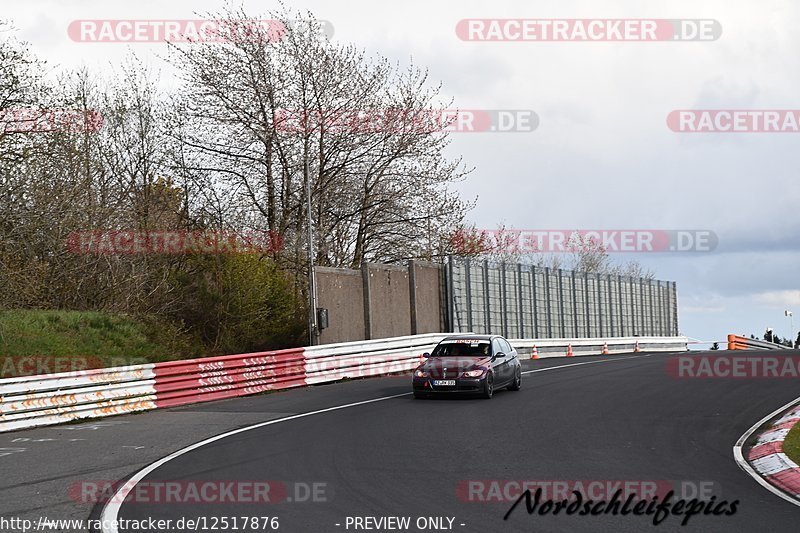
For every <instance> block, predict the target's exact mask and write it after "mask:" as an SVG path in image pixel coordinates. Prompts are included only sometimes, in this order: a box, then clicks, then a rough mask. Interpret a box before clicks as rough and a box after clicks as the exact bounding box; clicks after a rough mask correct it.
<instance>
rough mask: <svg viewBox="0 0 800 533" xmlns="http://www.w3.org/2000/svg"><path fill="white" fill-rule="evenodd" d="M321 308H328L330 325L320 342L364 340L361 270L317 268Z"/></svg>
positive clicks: (318, 297)
mask: <svg viewBox="0 0 800 533" xmlns="http://www.w3.org/2000/svg"><path fill="white" fill-rule="evenodd" d="M316 274H317V299H318V305H319V307H324V308H327V309H328V321H329V327H328V328H327V329H324V330H322V331H321V332H320V336H319V342H320V344H330V343H335V342H347V341H360V340H364V339H365V338H366V337H365V331H366V330H365V328H364V289H363V284H362V278H361V271H359V270H347V269H344V268H325V267H317V268H316Z"/></svg>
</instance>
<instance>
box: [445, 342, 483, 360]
mask: <svg viewBox="0 0 800 533" xmlns="http://www.w3.org/2000/svg"><path fill="white" fill-rule="evenodd" d="M488 356H489V341H478V342H476V341H470V340H466V341H461V340H459V341H445V342H442V343H441V344H439V345H438V346H437V347H436V348H435V349H434V350H433V353H432V354H431V357H488Z"/></svg>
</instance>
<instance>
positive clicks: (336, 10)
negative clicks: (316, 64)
mask: <svg viewBox="0 0 800 533" xmlns="http://www.w3.org/2000/svg"><path fill="white" fill-rule="evenodd" d="M243 4H244V5H245V7H246V8H247V10H248V11H249V12H251V13H253V14H259V13H263V12H265V11H267V10H269V9H271V8H274V7H277V3H276V2H272V1H265V0H258V1H256V0H252V1H244V2H243ZM286 4H287V5H288V6H289V7H292V8H297V9H302V10H306V9H308V10H311V11H312V12H313V13H314V14H315V15H316V16H317V17H318V18H321V19H325V20H328V21H330V23H332V25H333V27H334V32H335V33H334V36H333V39H335V40H337V41H342V42H352V43H356V44H357V45H359V46H361V47H363V48H365V49H366V50H367V51H368V52H371V53H380V54H382V55H385V56H388V57H390V58H392V59H396V60H397V61H400V62H401V64H404V63H407V62H408V61H409V60H410V59H411V58H413V60H414V62H415V63H416V64H417V65H419V66H424V67H427V68H428V69H429V71H430V76H431V79H432V80H436V81H438V80H441V82H442V83H443V88H444V92H445V93H446V94H447V95H450V96H452V97H453V98H454V100H455V105H457V106H458V107H459V108H466V109H529V110H533V111H535V112H536V114H537V115H538V117H539V126H538V128H537V129H536V130H535V131H533V132H514V133H455V134H453V135H452V138H453V143H452V146H451V149H450V150H451V153H452V155H454V156H455V155H459V154H463V155H464V158H465V161H466V162H467V163H468V164H469V165H470V166H474V167H475V171H474V172H473V173H472V174H471V175H470V177H469V178H468V180H467V181H466V182H465V183H463V184H461V185H460V186H459V190H460V191H461V192H462V193H463V194H464V195H465V196H466V197H470V198H471V197H475V196H477V197H478V205H477V208H476V209H475V210H474V211H473V212H472V213H470V215H469V218H470V219H471V221H472V222H474V223H475V224H476V225H477V226H478V227H485V228H493V227H496V226H497V224H498V223H499V222H504V223H505V224H507V225H508V226H511V227H514V228H519V229H627V228H631V229H638V228H642V229H666V230H678V229H705V230H711V231H713V232H715V233H716V234H717V236H718V238H719V246H718V247H717V248H716V250H714V251H713V252H707V253H677V252H676V253H649V254H648V253H639V254H635V255H634V257H635V258H636V259H638V260H639V261H641V262H642V263H644V264H645V265H647V266H649V267H651V268H653V269H654V270H655V271H656V277H657V278H659V279H665V280H674V281H676V282H677V284H678V299H679V320H680V329H681V332H682V333H683V334H686V335H689V336H691V337H695V338H700V339H706V340H723V339H724V338H725V335H726V334H727V333H730V332H737V333H746V334H750V333H755V334H757V335H759V336H760V335H761V334H763V331H764V329H765V328H766V327H767V326H771V327H773V328H774V329H775V330H776V332H777V333H778V334H779V335H781V336H786V335H788V333H789V322H788V320H789V319H787V318H785V317H784V316H783V311H784V310H785V309H790V310H795V311H798V312H799V314H798V318H797V321H796V326H797V327H800V287H799V286H798V264H800V262H799V261H798V260H800V231H798V230H799V229H800V224H799V223H798V221H799V220H800V216H798V207H800V206H798V203H799V202H800V184H798V179H797V175H798V168H799V167H800V165H798V161H797V159H798V154H800V151H798V150H797V145H798V143H799V142H800V133H794V134H792V133H694V134H687V133H676V132H673V131H671V130H670V129H669V128H668V127H667V124H666V117H667V115H668V114H669V112H670V111H672V110H675V109H800V100H798V96H797V90H798V87H800V85H798V76H800V68H798V66H800V60H799V59H798V52H797V51H798V50H800V38H798V32H797V31H796V28H795V27H794V26H795V25H796V24H797V21H800V18H798V14H799V13H798V11H800V6H799V5H798V4H797V3H795V2H792V1H791V0H785V1H783V0H766V1H750V2H739V3H734V2H730V1H726V0H720V1H697V0H691V1H680V0H669V1H657V0H650V1H647V2H643V1H641V0H631V1H605V2H603V1H597V0H591V1H569V0H559V1H558V2H556V1H550V2H543V1H538V2H537V1H526V2H511V1H503V0H493V1H492V2H485V1H464V0H461V1H455V0H452V1H444V0H435V1H431V0H425V1H418V0H406V1H403V2H376V1H374V0H372V1H347V2H345V1H337V0H302V1H287V2H286ZM0 5H2V11H0V13H1V14H0V18H10V19H11V20H12V21H13V22H14V24H15V26H16V27H17V28H18V30H19V31H18V33H17V35H18V36H19V37H20V38H22V39H24V40H27V41H28V42H30V43H31V45H32V49H33V51H34V52H35V53H36V54H38V55H39V56H40V57H41V58H43V59H46V60H47V61H48V62H49V63H50V64H51V66H53V67H56V70H57V69H58V68H65V69H69V68H75V67H78V66H82V65H85V66H87V67H89V68H90V69H92V70H94V71H96V72H98V73H108V72H110V71H111V70H112V65H113V64H114V63H115V62H119V61H121V60H122V59H123V58H124V56H125V55H126V54H127V53H128V51H129V50H133V51H135V53H136V54H137V56H139V57H140V58H141V59H142V60H143V61H144V62H145V63H147V64H150V65H152V66H153V68H154V69H159V68H161V69H164V68H165V67H164V66H163V62H162V61H161V60H160V59H159V56H162V55H163V54H164V53H165V51H166V46H165V45H163V44H121V43H102V44H100V43H79V42H74V41H72V40H71V39H70V38H69V36H68V35H67V27H68V25H69V23H70V22H72V21H73V20H76V19H181V18H192V17H194V15H195V14H196V13H200V14H203V13H205V12H207V11H212V12H213V11H216V10H218V9H219V8H220V7H221V6H222V0H192V1H188V0H170V1H164V0H159V1H152V0H138V1H137V2H130V1H129V0H73V1H69V0H26V1H24V2H19V1H16V0H14V1H11V0H0ZM464 18H529V19H545V18H554V19H561V18H565V19H570V18H584V19H586V18H591V19H605V18H646V19H714V20H716V21H719V23H720V24H721V26H722V35H721V37H720V38H719V39H717V40H714V41H689V42H467V41H463V40H461V39H459V38H458V36H457V35H456V31H455V28H456V24H457V22H458V21H459V20H461V19H464ZM165 77H167V78H168V76H165ZM617 258H618V260H620V261H624V260H625V259H626V257H625V256H621V255H620V256H617ZM796 331H797V330H796V329H795V332H794V334H793V337H794V336H796V334H797V333H796Z"/></svg>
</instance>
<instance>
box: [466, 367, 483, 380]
mask: <svg viewBox="0 0 800 533" xmlns="http://www.w3.org/2000/svg"><path fill="white" fill-rule="evenodd" d="M484 372H486V369H485V368H476V369H475V370H468V371H466V372H464V377H465V378H479V377H481V376H482V375H483V374H484Z"/></svg>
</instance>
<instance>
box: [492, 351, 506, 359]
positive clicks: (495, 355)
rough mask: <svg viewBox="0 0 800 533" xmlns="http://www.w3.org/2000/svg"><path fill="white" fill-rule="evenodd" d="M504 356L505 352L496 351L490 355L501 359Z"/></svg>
mask: <svg viewBox="0 0 800 533" xmlns="http://www.w3.org/2000/svg"><path fill="white" fill-rule="evenodd" d="M505 356H506V354H504V353H503V352H498V353H496V354H494V355H493V356H492V359H502V358H503V357H505Z"/></svg>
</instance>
